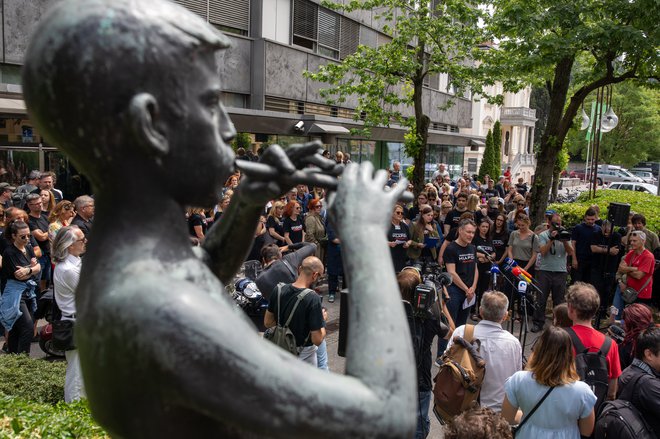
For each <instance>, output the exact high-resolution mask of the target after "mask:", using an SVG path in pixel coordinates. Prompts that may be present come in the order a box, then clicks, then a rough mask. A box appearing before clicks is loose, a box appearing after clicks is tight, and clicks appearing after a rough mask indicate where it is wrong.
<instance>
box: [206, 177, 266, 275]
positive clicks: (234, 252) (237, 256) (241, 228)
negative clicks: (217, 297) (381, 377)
mask: <svg viewBox="0 0 660 439" xmlns="http://www.w3.org/2000/svg"><path fill="white" fill-rule="evenodd" d="M243 191H244V190H243ZM243 191H242V190H241V187H240V186H239V188H238V189H237V191H236V193H235V194H234V196H233V197H232V201H231V203H229V207H228V208H227V210H226V211H225V213H223V215H222V220H221V221H220V223H219V224H217V225H216V226H214V227H211V230H209V232H208V233H207V235H206V238H205V240H204V244H203V248H204V250H205V251H206V254H207V258H206V263H207V264H208V266H209V268H210V269H211V271H213V273H214V274H215V275H216V276H217V277H218V279H220V281H221V282H222V283H224V284H226V283H227V282H229V281H230V280H231V278H232V276H233V275H234V274H235V273H236V272H237V271H238V269H239V268H240V266H241V264H242V263H243V261H244V260H245V257H246V256H247V254H248V253H249V252H250V249H251V248H252V241H253V240H254V232H255V231H256V229H257V222H258V221H259V215H261V212H262V211H263V207H264V205H259V204H257V203H254V202H250V200H249V198H248V197H244V196H243V194H242V192H243ZM264 204H265V203H264Z"/></svg>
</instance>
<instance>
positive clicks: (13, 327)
mask: <svg viewBox="0 0 660 439" xmlns="http://www.w3.org/2000/svg"><path fill="white" fill-rule="evenodd" d="M5 234H6V235H7V237H6V238H7V239H9V240H11V242H10V244H9V245H8V246H7V248H5V250H4V251H3V252H2V270H1V274H2V304H1V305H0V307H1V308H2V325H3V326H4V327H5V330H9V336H8V340H7V347H8V349H9V353H13V354H18V353H27V354H29V353H30V345H31V342H32V336H33V334H34V323H33V314H34V312H35V311H36V308H37V306H36V305H37V302H36V293H35V287H36V282H35V281H34V278H35V277H37V276H38V275H39V273H40V272H41V267H40V266H39V262H38V261H37V258H36V256H35V253H34V249H33V248H32V246H31V245H30V244H29V241H30V236H31V235H30V228H29V227H28V225H27V224H26V223H24V222H23V221H14V222H12V223H11V224H10V225H9V226H8V227H7V231H6V232H5ZM19 311H20V314H21V315H19Z"/></svg>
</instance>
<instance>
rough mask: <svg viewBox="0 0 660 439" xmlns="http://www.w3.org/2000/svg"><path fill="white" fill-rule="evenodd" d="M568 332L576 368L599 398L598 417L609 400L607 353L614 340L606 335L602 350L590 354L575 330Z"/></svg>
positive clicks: (571, 329)
mask: <svg viewBox="0 0 660 439" xmlns="http://www.w3.org/2000/svg"><path fill="white" fill-rule="evenodd" d="M566 331H567V332H568V334H569V335H570V336H571V340H572V341H573V347H574V348H575V368H576V369H577V373H578V375H579V376H580V380H582V381H584V382H585V383H587V384H588V385H589V387H591V391H592V392H594V394H595V395H596V397H597V398H598V400H597V401H596V406H595V407H594V409H595V411H596V415H598V413H599V410H600V406H601V405H602V404H603V402H604V401H605V399H606V398H607V389H608V387H609V381H610V374H609V368H608V365H607V353H608V352H609V351H610V347H611V346H612V339H611V338H609V337H608V336H607V335H606V336H605V341H604V342H603V345H602V346H601V347H600V349H599V350H598V351H596V352H589V349H588V348H586V347H584V344H582V340H580V337H578V335H577V334H576V333H575V331H574V330H573V328H566Z"/></svg>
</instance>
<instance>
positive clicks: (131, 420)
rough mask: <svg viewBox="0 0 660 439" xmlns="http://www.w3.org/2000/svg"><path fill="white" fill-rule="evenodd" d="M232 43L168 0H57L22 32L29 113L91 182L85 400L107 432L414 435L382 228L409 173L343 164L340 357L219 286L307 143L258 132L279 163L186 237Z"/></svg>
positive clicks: (225, 157) (220, 155)
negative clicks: (294, 342) (204, 232)
mask: <svg viewBox="0 0 660 439" xmlns="http://www.w3.org/2000/svg"><path fill="white" fill-rule="evenodd" d="M228 43H229V41H228V39H227V38H226V37H225V36H224V35H222V34H221V33H220V32H219V31H217V30H215V29H214V28H213V27H211V26H210V25H208V24H207V23H206V22H204V21H203V20H202V19H200V18H198V17H197V16H195V15H194V14H192V13H190V12H188V11H187V10H185V9H184V8H182V7H180V6H178V5H176V4H174V3H170V2H167V1H164V0H163V1H156V0H154V1H146V0H63V1H59V2H55V4H54V6H53V8H52V9H51V10H50V11H49V12H48V13H47V15H46V16H45V17H44V18H43V20H42V21H41V23H40V25H39V26H38V27H37V29H36V30H35V32H34V34H33V37H32V40H31V42H30V46H29V49H28V53H27V58H26V62H25V67H24V82H23V84H24V93H25V99H26V101H27V104H28V108H29V113H30V117H31V118H32V120H33V121H34V122H35V123H36V125H37V126H38V128H39V129H40V130H41V132H42V133H43V134H44V136H45V137H46V138H47V139H48V140H49V141H50V142H52V143H53V144H55V145H57V146H59V147H60V148H61V150H62V151H63V152H64V153H65V154H66V155H67V156H68V157H70V158H71V160H72V161H73V162H74V163H75V165H76V166H77V167H78V168H79V169H81V170H83V171H84V173H85V174H86V175H87V176H88V177H89V178H90V180H91V181H92V183H93V185H94V189H95V195H96V208H97V210H96V218H95V223H94V230H93V233H92V236H91V240H90V246H89V251H88V254H87V255H86V256H85V259H84V264H83V271H82V276H81V280H80V286H79V291H78V293H77V295H76V297H77V309H78V313H79V315H78V320H77V329H76V334H77V345H78V346H79V349H80V357H81V361H82V368H83V375H84V380H85V387H86V390H87V393H88V396H89V401H90V405H91V409H92V413H93V415H94V417H95V418H96V419H97V420H98V421H99V422H100V423H101V425H103V426H104V427H105V428H106V429H107V430H108V431H109V432H110V433H111V434H112V436H113V437H135V438H138V437H140V438H141V437H176V438H181V437H225V438H231V437H241V438H244V437H259V438H266V437H278V438H294V437H300V438H326V437H327V438H330V437H336V438H359V437H377V438H408V437H412V433H413V431H414V427H415V425H414V424H415V415H416V413H415V407H416V382H415V367H414V362H413V353H412V349H411V344H410V334H409V330H408V327H407V323H406V320H405V317H404V313H403V308H402V307H401V302H400V299H399V294H398V291H397V287H396V282H395V277H394V271H393V268H392V265H391V260H390V258H389V251H388V247H387V243H386V239H385V232H386V227H387V224H388V220H389V215H390V212H391V209H392V207H393V205H394V202H395V199H396V198H397V197H399V196H400V195H401V193H402V191H403V188H404V187H405V184H402V185H400V189H397V190H394V191H392V192H389V193H387V192H384V191H383V189H382V188H383V185H384V183H385V175H384V174H383V173H382V171H381V172H380V173H377V174H376V175H375V176H374V175H373V168H372V167H371V165H370V164H364V165H362V166H361V167H360V166H358V165H350V166H349V167H347V169H346V170H345V172H344V174H343V176H342V178H341V180H340V182H339V185H338V189H337V192H336V197H335V198H334V202H333V204H332V206H331V213H332V215H333V217H334V221H335V224H336V226H337V229H338V231H339V234H340V236H341V237H342V239H343V253H344V258H345V264H346V267H347V269H348V270H347V276H348V277H349V281H350V285H351V287H352V291H353V293H352V294H351V295H350V299H351V304H350V305H351V307H350V309H351V316H350V339H349V345H348V351H347V363H346V375H337V374H327V373H324V372H321V371H319V370H317V369H315V368H313V367H311V366H309V365H307V364H304V363H302V362H300V361H298V360H297V359H296V358H295V357H293V356H291V355H290V354H288V353H286V352H284V351H283V350H281V349H279V348H277V347H276V346H274V345H273V344H272V343H268V342H265V341H263V340H262V339H261V338H260V337H259V335H258V334H257V332H256V331H255V328H254V327H253V326H251V324H250V323H249V321H248V320H247V319H246V318H245V317H244V315H243V314H241V313H240V312H237V311H236V308H235V307H234V306H233V305H232V303H231V302H230V301H229V299H228V298H227V296H226V294H224V292H223V282H226V281H227V280H228V279H230V278H231V276H232V275H233V273H234V272H235V271H236V269H237V268H238V267H239V266H240V264H241V261H242V260H243V258H244V255H245V253H246V252H247V251H248V250H249V248H250V242H251V239H252V235H253V232H254V230H255V227H256V224H257V221H258V216H259V213H260V211H261V209H262V207H263V205H264V204H265V202H266V201H267V200H269V199H271V198H273V197H275V196H276V195H277V194H280V193H284V192H285V191H286V190H287V189H288V188H289V187H291V185H292V181H293V180H292V178H293V177H292V175H294V174H295V173H296V172H300V171H299V170H300V169H302V168H304V167H305V166H306V164H307V163H309V162H315V163H317V164H318V163H322V162H319V161H318V158H317V157H316V156H315V154H316V153H317V150H318V145H316V144H311V145H306V146H300V147H296V148H290V149H288V150H286V152H285V151H283V150H282V149H281V148H279V147H277V146H271V147H270V148H269V149H268V153H267V154H265V155H264V157H262V160H261V163H262V164H264V165H268V166H270V167H271V168H272V170H274V171H275V172H274V174H276V178H274V179H273V180H270V181H264V180H263V179H258V178H251V177H250V176H249V175H248V176H247V177H246V178H244V179H243V181H242V182H241V184H240V186H239V188H238V190H237V192H236V194H235V195H234V198H233V200H232V203H231V205H230V208H229V209H228V211H227V212H226V213H225V215H224V216H223V220H222V224H221V226H220V227H216V228H213V229H212V230H213V232H212V233H211V234H210V235H209V236H208V237H207V239H206V241H205V244H204V248H203V251H202V252H200V253H199V254H196V253H194V252H193V250H192V249H191V247H190V244H189V240H188V233H187V228H186V223H185V220H184V215H183V207H184V206H185V205H197V206H210V205H212V204H213V203H215V202H216V200H217V195H218V194H219V193H220V189H221V187H222V184H223V182H224V181H225V179H226V178H227V176H228V175H229V173H230V172H231V171H232V170H233V168H234V154H233V152H232V150H231V148H229V147H228V145H227V143H228V142H229V141H230V140H231V139H232V137H233V136H234V134H235V132H234V128H233V126H232V124H231V121H230V120H229V117H228V115H227V113H226V112H225V110H224V108H223V107H222V105H221V104H220V91H221V83H220V78H219V76H218V74H217V67H216V57H215V54H216V52H217V51H218V50H221V49H224V48H226V47H227V46H228ZM236 74H237V75H243V74H245V72H236ZM297 170H298V171H297ZM331 175H332V173H331V172H329V173H327V175H323V177H319V181H320V180H324V179H325V180H324V181H326V182H327V179H328V178H330V177H329V176H331ZM332 178H334V177H332Z"/></svg>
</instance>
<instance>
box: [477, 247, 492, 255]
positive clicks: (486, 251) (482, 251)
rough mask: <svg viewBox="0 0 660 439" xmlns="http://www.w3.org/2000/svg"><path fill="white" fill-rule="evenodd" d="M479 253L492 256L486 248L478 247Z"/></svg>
mask: <svg viewBox="0 0 660 439" xmlns="http://www.w3.org/2000/svg"><path fill="white" fill-rule="evenodd" d="M477 253H481V254H482V255H486V256H490V253H488V250H486V249H485V248H484V247H482V246H480V245H478V246H477Z"/></svg>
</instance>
